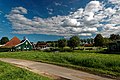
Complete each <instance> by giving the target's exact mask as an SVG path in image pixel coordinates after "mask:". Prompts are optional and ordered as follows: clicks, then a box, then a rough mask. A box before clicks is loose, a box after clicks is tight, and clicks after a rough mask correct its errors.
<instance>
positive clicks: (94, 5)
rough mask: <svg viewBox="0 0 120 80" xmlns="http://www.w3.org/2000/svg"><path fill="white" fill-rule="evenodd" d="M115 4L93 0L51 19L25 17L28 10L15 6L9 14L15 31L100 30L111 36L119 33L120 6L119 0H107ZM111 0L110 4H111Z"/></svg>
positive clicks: (88, 32) (74, 32) (90, 32)
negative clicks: (119, 5) (83, 6)
mask: <svg viewBox="0 0 120 80" xmlns="http://www.w3.org/2000/svg"><path fill="white" fill-rule="evenodd" d="M108 1H109V3H110V4H113V5H114V4H116V5H114V7H105V5H107V4H103V2H102V3H101V2H99V1H90V2H89V3H88V4H87V5H86V7H85V8H80V9H78V10H77V11H75V12H71V14H69V15H67V16H54V17H51V18H46V19H43V18H40V17H33V19H29V18H27V17H25V16H24V14H27V9H25V8H23V7H15V8H13V9H12V10H11V12H10V14H8V15H6V17H7V19H8V20H9V21H10V22H11V24H12V26H13V27H12V28H13V30H14V31H13V33H19V34H48V35H60V36H65V37H66V36H72V35H80V36H92V35H93V34H98V33H101V34H103V35H104V36H108V35H109V34H111V33H117V34H119V33H120V31H119V29H120V8H119V7H118V4H119V2H118V0H108ZM109 3H108V5H109Z"/></svg>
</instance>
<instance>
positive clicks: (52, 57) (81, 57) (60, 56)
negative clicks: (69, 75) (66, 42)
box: [0, 51, 120, 77]
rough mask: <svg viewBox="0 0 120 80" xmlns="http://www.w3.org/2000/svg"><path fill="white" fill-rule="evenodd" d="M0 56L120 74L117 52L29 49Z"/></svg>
mask: <svg viewBox="0 0 120 80" xmlns="http://www.w3.org/2000/svg"><path fill="white" fill-rule="evenodd" d="M0 57H4V58H17V59H27V60H33V61H41V62H46V63H51V64H56V65H60V66H65V67H70V68H74V69H79V70H83V71H87V72H90V73H94V74H98V75H103V76H109V77H119V76H120V55H117V54H100V53H94V52H89V51H79V52H78V51H77V52H58V53H52V52H38V51H30V52H10V53H8V52H6V53H0Z"/></svg>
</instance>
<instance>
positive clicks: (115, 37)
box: [110, 34, 120, 41]
mask: <svg viewBox="0 0 120 80" xmlns="http://www.w3.org/2000/svg"><path fill="white" fill-rule="evenodd" d="M119 39H120V35H119V34H111V35H110V40H112V41H113V40H119Z"/></svg>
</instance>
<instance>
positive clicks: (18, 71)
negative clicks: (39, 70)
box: [0, 61, 52, 80]
mask: <svg viewBox="0 0 120 80" xmlns="http://www.w3.org/2000/svg"><path fill="white" fill-rule="evenodd" d="M0 80H52V79H49V78H47V77H43V76H40V75H38V74H35V73H32V72H30V71H27V70H24V69H22V68H18V67H15V66H13V65H11V64H8V63H4V62H1V61H0Z"/></svg>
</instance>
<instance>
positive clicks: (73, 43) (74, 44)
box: [68, 36, 80, 49]
mask: <svg viewBox="0 0 120 80" xmlns="http://www.w3.org/2000/svg"><path fill="white" fill-rule="evenodd" d="M79 45H80V39H79V37H78V36H73V37H71V38H70V40H68V46H69V47H70V48H72V49H74V48H75V47H78V46H79Z"/></svg>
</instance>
